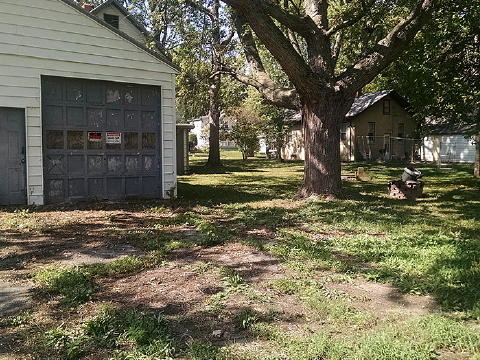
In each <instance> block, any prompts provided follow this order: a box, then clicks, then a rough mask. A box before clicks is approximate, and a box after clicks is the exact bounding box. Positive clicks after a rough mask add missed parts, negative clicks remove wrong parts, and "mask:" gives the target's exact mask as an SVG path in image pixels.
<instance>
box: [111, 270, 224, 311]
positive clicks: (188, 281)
mask: <svg viewBox="0 0 480 360" xmlns="http://www.w3.org/2000/svg"><path fill="white" fill-rule="evenodd" d="M102 286H103V288H104V289H105V293H104V296H102V297H104V298H105V299H107V300H114V301H120V302H127V303H128V304H129V305H134V306H140V307H148V308H153V309H160V310H161V311H162V312H164V313H165V314H168V315H176V314H180V313H182V314H187V313H189V312H190V311H193V310H195V309H198V308H199V307H202V306H203V305H204V304H205V303H206V301H207V300H208V298H209V297H210V296H211V295H212V294H215V293H217V292H219V291H221V290H222V289H223V288H222V287H221V280H220V279H219V277H218V276H215V274H213V273H211V272H202V273H199V272H196V271H193V270H190V269H188V268H186V267H185V266H183V265H181V264H175V263H173V264H170V265H168V266H165V267H161V268H158V269H155V270H148V271H144V272H142V273H139V274H135V275H132V276H129V277H126V278H123V279H119V280H113V281H112V280H105V281H104V282H103V283H102Z"/></svg>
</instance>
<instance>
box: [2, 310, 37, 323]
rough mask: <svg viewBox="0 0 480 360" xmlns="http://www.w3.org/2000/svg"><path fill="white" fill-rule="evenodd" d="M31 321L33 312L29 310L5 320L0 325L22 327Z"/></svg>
mask: <svg viewBox="0 0 480 360" xmlns="http://www.w3.org/2000/svg"><path fill="white" fill-rule="evenodd" d="M32 320H33V312H32V311H31V310H25V311H22V312H21V313H20V314H17V315H15V316H11V317H9V318H7V319H5V320H4V321H3V322H0V324H2V325H5V326H22V325H26V324H29V323H30V322H31V321H32Z"/></svg>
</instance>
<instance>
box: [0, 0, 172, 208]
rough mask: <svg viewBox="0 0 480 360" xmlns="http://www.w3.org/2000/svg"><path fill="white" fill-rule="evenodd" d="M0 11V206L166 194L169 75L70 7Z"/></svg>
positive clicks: (50, 0)
mask: <svg viewBox="0 0 480 360" xmlns="http://www.w3.org/2000/svg"><path fill="white" fill-rule="evenodd" d="M0 8H1V11H0V167H1V168H2V169H4V176H2V177H0V204H26V203H28V204H39V205H41V204H44V203H56V202H65V201H75V200H89V199H93V200H95V199H111V200H113V199H125V198H132V197H157V198H162V197H164V198H165V197H168V196H170V195H171V194H173V193H174V190H175V188H176V177H177V174H176V154H175V153H176V151H175V143H176V130H175V125H176V112H175V76H176V74H177V73H178V69H177V68H176V67H175V65H174V64H172V63H171V62H170V61H169V59H168V58H167V57H166V56H165V55H163V54H161V53H159V52H157V51H151V50H149V49H148V48H146V47H145V46H144V44H142V43H140V42H139V41H137V40H135V39H133V38H132V36H129V35H127V34H126V33H125V32H123V31H121V30H119V29H118V28H115V26H112V25H109V24H107V23H106V22H105V21H104V19H102V18H99V17H97V16H95V15H94V14H92V13H89V12H87V11H85V10H84V9H82V8H80V7H78V6H77V5H76V4H75V3H74V2H72V1H70V0H35V1H32V0H0ZM113 16H115V14H114V15H113Z"/></svg>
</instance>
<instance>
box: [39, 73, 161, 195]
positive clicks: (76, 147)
mask: <svg viewBox="0 0 480 360" xmlns="http://www.w3.org/2000/svg"><path fill="white" fill-rule="evenodd" d="M160 94H161V89H160V88H158V87H150V86H143V85H135V84H118V83H112V82H104V81H93V80H78V79H64V78H52V77H43V78H42V100H44V101H43V109H42V113H43V139H44V140H43V142H44V165H45V166H44V182H45V189H46V195H47V202H51V203H52V202H64V201H72V200H83V199H112V200H113V199H115V200H117V199H125V198H129V197H160V196H161V193H162V192H161V183H160V182H161V178H162V177H161V166H160V159H161V154H160V151H161V133H160V129H161V126H160V118H161V112H160V111H161V98H160Z"/></svg>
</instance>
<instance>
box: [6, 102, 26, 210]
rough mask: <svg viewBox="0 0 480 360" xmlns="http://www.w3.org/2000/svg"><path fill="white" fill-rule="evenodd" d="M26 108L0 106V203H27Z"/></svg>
mask: <svg viewBox="0 0 480 360" xmlns="http://www.w3.org/2000/svg"><path fill="white" fill-rule="evenodd" d="M25 150H26V149H25V110H23V109H11V108H0V169H1V170H2V172H3V175H2V176H0V204H2V205H14V204H15V205H20V204H26V203H27V191H26V154H25Z"/></svg>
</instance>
